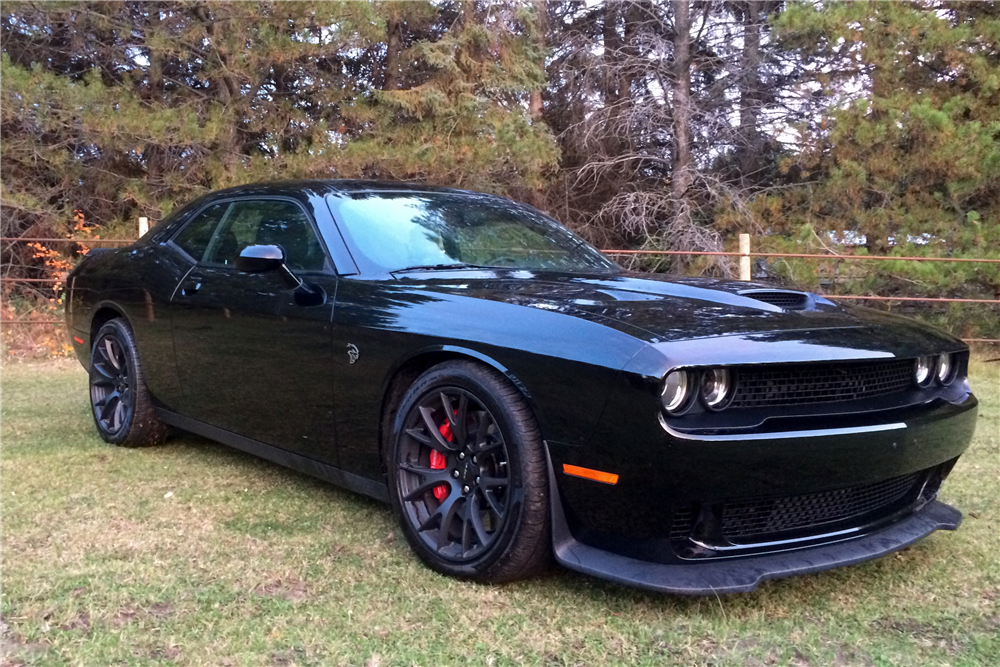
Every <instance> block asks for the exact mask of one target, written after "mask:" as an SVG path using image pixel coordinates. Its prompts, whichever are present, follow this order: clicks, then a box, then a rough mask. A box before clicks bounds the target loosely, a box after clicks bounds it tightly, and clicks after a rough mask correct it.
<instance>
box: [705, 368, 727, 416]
mask: <svg viewBox="0 0 1000 667" xmlns="http://www.w3.org/2000/svg"><path fill="white" fill-rule="evenodd" d="M732 388H733V374H732V373H731V372H730V371H729V369H728V368H709V369H708V370H707V371H705V373H704V374H703V375H702V376H701V400H702V401H704V403H705V407H707V408H708V409H709V410H722V409H723V408H725V407H726V406H727V405H729V401H730V399H731V398H732V391H731V390H732Z"/></svg>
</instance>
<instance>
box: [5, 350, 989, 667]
mask: <svg viewBox="0 0 1000 667" xmlns="http://www.w3.org/2000/svg"><path fill="white" fill-rule="evenodd" d="M993 356H995V355H993ZM973 386H974V389H975V390H976V392H977V394H978V395H979V397H980V400H981V402H982V405H981V412H980V420H979V427H978V430H977V433H976V438H975V441H974V443H973V445H972V448H971V449H970V450H969V452H968V453H967V454H966V455H965V456H964V457H963V458H962V459H961V460H960V461H959V463H958V466H957V467H956V468H955V471H954V472H953V473H952V476H951V477H950V478H949V480H948V482H947V483H946V484H945V486H944V489H943V491H942V499H943V500H944V501H946V502H949V503H952V504H954V505H956V506H958V507H959V508H960V509H962V510H963V511H964V512H965V522H964V523H963V524H962V527H961V528H960V529H959V530H958V532H955V533H936V534H935V535H933V536H931V537H930V538H928V539H926V540H924V541H923V542H921V543H919V544H917V545H916V546H914V547H911V548H910V549H907V550H905V551H903V552H900V553H898V554H895V555H891V556H888V557H886V558H883V559H881V560H877V561H874V562H870V563H866V564H863V565H858V566H853V567H849V568H845V569H841V570H837V571H832V572H826V573H822V574H817V575H810V576H804V577H798V578H793V579H785V580H782V581H777V582H769V583H765V584H764V585H762V586H761V587H760V588H759V589H758V590H757V591H756V592H754V593H749V594H743V595H733V596H727V597H722V598H715V597H709V598H678V597H669V596H664V595H654V594H646V593H642V592H638V591H634V590H630V589H627V588H623V587H620V586H617V585H614V584H609V583H604V582H601V581H598V580H595V579H590V578H587V577H584V576H582V575H577V574H574V573H571V572H568V571H566V570H563V569H561V568H558V567H556V566H553V567H552V568H551V569H550V571H549V573H548V574H546V575H545V576H542V577H539V578H536V579H533V580H531V581H525V582H520V583H516V584H513V585H507V586H502V587H489V586H480V585H474V584H468V583H461V582H458V581H453V580H450V579H446V578H444V577H441V576H438V575H436V574H434V573H432V572H431V571H429V570H427V569H426V568H424V567H423V566H422V565H421V564H420V563H419V562H418V561H417V559H416V558H415V557H414V556H413V555H412V554H411V552H410V550H409V549H408V547H407V545H406V542H405V540H403V538H402V535H401V534H400V532H399V530H398V528H397V526H396V523H395V520H394V519H393V517H392V515H391V513H390V511H389V508H388V506H383V505H381V504H379V503H376V502H374V501H370V500H367V499H365V498H362V497H361V496H358V495H355V494H352V493H349V492H347V491H341V490H339V489H337V488H334V487H332V486H329V485H326V484H323V483H321V482H318V481H314V480H312V479H310V478H308V477H305V476H302V475H299V474H296V473H293V472H289V471H286V470H284V469H282V468H280V467H278V466H276V465H273V464H270V463H267V462H264V461H261V460H258V459H255V458H253V457H251V456H249V455H246V454H242V453H240V452H237V451H234V450H230V449H227V448H226V447H223V446H221V445H216V444H213V443H211V442H208V441H206V440H202V439H200V438H197V437H193V436H181V437H177V438H174V439H172V440H170V441H169V442H168V443H167V444H166V445H164V446H161V447H157V448H152V449H146V450H129V449H118V448H114V447H110V446H108V445H105V444H104V443H103V442H101V440H100V439H99V438H98V437H97V434H96V432H95V430H94V426H93V423H92V422H91V418H90V415H89V406H88V400H87V382H86V376H85V374H84V372H83V370H82V369H81V368H80V367H79V365H77V364H76V363H75V362H51V363H45V364H27V363H25V364H16V363H15V364H8V365H6V366H5V367H4V368H3V375H2V424H0V442H2V450H0V452H2V453H0V482H2V486H0V495H2V501H0V512H2V540H0V545H2V553H0V558H2V560H0V566H2V570H0V573H2V606H0V613H2V616H3V621H2V632H3V657H2V658H0V662H2V665H4V666H7V665H22V664H24V665H36V664H37V665H87V666H103V665H126V664H128V665H151V664H174V665H225V666H236V665H265V666H290V665H341V664H343V665H369V666H374V665H382V666H385V665H445V664H453V665H466V664H475V665H488V666H490V667H497V666H500V665H520V664H527V665H599V664H605V663H610V664H637V665H670V664H676V665H771V664H777V665H921V666H923V665H991V666H992V665H998V664H1000V538H998V531H1000V363H990V364H986V363H976V364H975V365H974V366H973Z"/></svg>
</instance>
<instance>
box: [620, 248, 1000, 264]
mask: <svg viewBox="0 0 1000 667" xmlns="http://www.w3.org/2000/svg"><path fill="white" fill-rule="evenodd" d="M601 252H603V253H604V254H605V255H710V256H716V257H798V258H812V259H825V260H838V261H839V260H842V259H846V260H867V259H871V260H882V261H906V262H983V263H988V264H1000V259H985V258H980V257H895V256H892V255H832V254H829V253H814V254H810V253H801V252H728V251H725V250H613V249H603V250H601Z"/></svg>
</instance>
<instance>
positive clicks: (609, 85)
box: [603, 0, 622, 107]
mask: <svg viewBox="0 0 1000 667" xmlns="http://www.w3.org/2000/svg"><path fill="white" fill-rule="evenodd" d="M603 36H604V105H605V106H606V107H610V106H613V105H614V104H615V103H616V102H618V75H617V72H618V67H617V65H618V56H619V51H620V49H621V46H622V44H621V39H620V38H619V36H618V3H617V2H615V1H614V0H606V2H605V5H604V34H603Z"/></svg>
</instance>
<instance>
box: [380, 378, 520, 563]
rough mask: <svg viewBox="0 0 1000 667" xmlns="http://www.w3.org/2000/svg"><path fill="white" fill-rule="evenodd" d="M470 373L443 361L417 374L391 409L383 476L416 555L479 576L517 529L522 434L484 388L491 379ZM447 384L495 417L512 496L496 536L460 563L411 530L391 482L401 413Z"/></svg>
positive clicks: (498, 557) (402, 418)
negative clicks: (479, 552)
mask: <svg viewBox="0 0 1000 667" xmlns="http://www.w3.org/2000/svg"><path fill="white" fill-rule="evenodd" d="M476 375H478V373H473V372H469V369H468V368H467V367H466V366H464V365H459V364H454V365H452V364H448V363H447V362H446V363H445V364H441V365H439V366H436V367H434V368H432V369H431V370H430V371H428V372H427V373H426V374H424V375H422V376H421V377H420V378H419V379H418V380H417V381H416V382H415V383H414V384H413V386H411V387H410V389H409V390H407V392H406V394H405V395H404V396H403V399H402V401H401V402H400V406H399V410H398V411H397V412H396V417H395V419H394V420H393V425H392V432H391V434H390V443H389V444H390V446H389V452H388V453H389V456H388V457H387V460H386V467H387V469H388V473H389V474H388V480H387V481H388V486H389V495H390V497H391V500H392V505H393V509H394V510H395V512H396V516H397V518H398V519H399V523H400V527H401V529H402V531H403V535H404V536H405V537H406V540H407V541H408V542H409V544H410V546H411V547H412V548H413V550H414V551H415V552H416V553H417V555H418V556H420V558H421V559H422V560H423V561H424V562H426V563H427V564H428V565H430V566H431V567H432V568H434V569H437V570H439V571H442V572H445V573H447V574H449V575H451V576H456V577H463V578H474V577H479V576H480V575H482V574H483V573H484V572H488V571H489V570H490V569H491V568H492V567H493V566H494V565H496V564H497V563H499V562H502V560H503V559H504V557H505V556H506V555H507V553H508V551H509V550H510V549H511V547H512V546H513V543H514V537H515V535H516V534H517V531H518V530H519V528H520V523H521V519H522V516H523V507H524V499H525V479H524V477H525V475H524V467H523V460H522V456H521V451H522V447H523V446H524V443H523V442H522V440H523V439H524V437H525V434H523V433H521V432H519V431H520V429H519V428H518V427H517V424H516V423H515V422H514V420H513V419H512V418H511V415H510V412H509V410H508V409H507V408H506V407H505V406H504V405H503V404H502V402H501V401H500V400H498V399H497V397H496V396H495V395H494V393H495V391H496V388H494V387H492V386H490V385H491V384H492V383H489V384H487V383H485V382H483V381H482V380H481V379H480V378H478V377H476ZM487 377H488V376H487ZM449 387H452V388H457V389H463V390H465V391H468V392H469V393H471V394H473V395H474V396H475V398H476V400H478V401H479V402H480V403H482V405H483V407H485V408H486V409H487V410H489V412H490V414H491V416H492V417H493V418H494V420H495V421H496V424H497V426H498V427H499V428H500V433H501V435H502V436H503V438H504V443H505V444H506V451H507V463H508V470H509V471H510V476H511V483H510V493H511V494H512V496H513V497H512V502H511V505H510V509H509V515H508V516H507V517H506V518H505V519H504V522H503V526H502V527H501V530H500V535H498V536H497V537H496V539H495V540H494V542H493V544H492V545H491V546H490V547H489V548H488V549H486V551H485V552H484V553H483V554H482V555H481V556H479V557H478V558H476V559H474V560H470V561H464V562H461V563H459V562H455V561H452V560H449V559H446V558H443V557H441V556H439V555H437V554H436V553H435V552H434V551H432V550H431V549H430V548H429V547H428V546H427V545H426V544H425V543H424V541H423V539H422V538H421V537H420V535H418V534H417V533H416V531H415V529H414V528H413V527H412V526H411V525H410V523H409V520H408V519H407V514H406V508H405V507H404V501H403V500H402V498H401V497H400V493H399V486H398V481H397V480H398V475H399V471H398V468H397V461H398V460H399V459H398V457H399V446H400V441H401V438H402V435H403V428H404V426H405V424H406V419H407V416H408V415H409V413H410V411H411V410H412V409H413V408H414V407H415V406H417V405H419V404H420V402H421V401H422V400H423V399H424V398H425V397H426V396H427V395H428V394H431V393H436V392H439V391H441V390H443V389H446V388H449Z"/></svg>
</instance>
